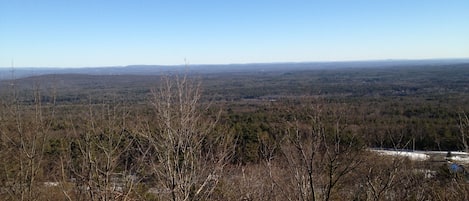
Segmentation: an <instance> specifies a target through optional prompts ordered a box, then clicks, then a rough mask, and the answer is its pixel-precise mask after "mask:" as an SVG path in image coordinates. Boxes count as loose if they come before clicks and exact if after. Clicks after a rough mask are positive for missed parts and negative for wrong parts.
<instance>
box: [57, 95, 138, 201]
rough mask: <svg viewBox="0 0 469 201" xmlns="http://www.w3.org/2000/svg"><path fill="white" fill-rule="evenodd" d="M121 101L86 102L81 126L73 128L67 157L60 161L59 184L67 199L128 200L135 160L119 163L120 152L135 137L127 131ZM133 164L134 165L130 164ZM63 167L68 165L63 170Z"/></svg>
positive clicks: (133, 181)
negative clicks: (116, 103)
mask: <svg viewBox="0 0 469 201" xmlns="http://www.w3.org/2000/svg"><path fill="white" fill-rule="evenodd" d="M122 107H123V106H121V105H114V106H111V105H109V104H102V105H97V106H93V105H91V104H90V105H89V107H88V113H87V114H86V115H84V117H85V118H86V120H85V121H84V122H85V125H86V127H85V128H84V129H80V130H78V129H75V130H74V136H78V138H77V137H75V138H74V140H70V145H69V149H68V150H69V152H68V153H67V155H68V157H64V162H63V164H62V169H63V170H64V171H63V174H64V176H63V178H62V179H63V181H62V182H63V184H65V183H68V182H72V183H74V187H73V188H70V187H68V188H67V187H66V186H62V187H63V193H64V194H65V196H66V197H67V198H68V199H72V198H75V199H77V200H101V201H106V200H129V199H130V198H131V197H130V196H131V194H132V192H133V188H134V185H135V181H136V178H135V176H134V175H133V174H134V173H135V172H134V171H137V170H136V169H135V168H137V167H138V166H137V164H132V165H128V164H123V156H124V154H125V153H126V152H127V151H129V149H130V147H131V146H132V145H133V142H134V140H135V138H134V136H133V135H132V134H131V133H130V132H129V131H128V129H127V127H128V125H127V119H128V118H129V117H128V111H126V110H125V109H123V108H122ZM134 165H135V166H134ZM65 169H69V170H70V171H69V172H70V174H67V173H66V171H65Z"/></svg>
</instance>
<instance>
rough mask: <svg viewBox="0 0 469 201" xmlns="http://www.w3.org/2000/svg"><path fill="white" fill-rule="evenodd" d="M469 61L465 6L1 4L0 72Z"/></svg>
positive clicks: (428, 1)
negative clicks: (47, 68) (16, 69)
mask: <svg viewBox="0 0 469 201" xmlns="http://www.w3.org/2000/svg"><path fill="white" fill-rule="evenodd" d="M426 58H469V0H340V1H339V0H318V1H315V0H309V1H295V0H283V1H275V0H268V1H267V0H266V1H260V0H232V1H224V0H213V1H205V0H193V1H182V0H167V1H158V0H108V1H105V0H29V1H26V0H0V66H3V67H10V66H11V65H12V64H11V63H12V61H14V65H15V66H17V67H35V66H50V67H86V66H114V65H119V66H123V65H132V64H171V65H173V64H176V65H177V64H183V63H184V60H185V59H186V60H187V62H188V63H189V64H226V63H257V62H305V61H344V60H376V59H426Z"/></svg>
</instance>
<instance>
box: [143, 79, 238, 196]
mask: <svg viewBox="0 0 469 201" xmlns="http://www.w3.org/2000/svg"><path fill="white" fill-rule="evenodd" d="M200 98H201V86H200V82H197V81H194V80H192V79H189V78H188V76H187V75H184V76H183V77H179V76H177V75H176V76H174V77H170V76H168V77H163V78H162V81H161V86H160V87H159V88H158V89H156V90H154V91H153V101H152V104H153V106H154V109H155V112H156V117H155V119H154V121H152V122H151V125H149V126H148V129H147V131H146V132H142V136H143V137H144V138H145V139H146V140H147V141H148V144H149V145H150V149H149V150H148V152H147V153H145V154H144V155H145V156H147V159H148V162H149V164H150V166H151V170H152V172H153V174H154V175H155V178H156V179H155V180H156V185H157V186H155V188H156V191H157V192H158V197H160V198H162V199H171V200H174V201H176V200H201V199H202V200H203V199H208V198H210V196H211V195H212V193H213V190H214V189H215V187H216V186H217V184H218V182H219V180H220V178H221V177H222V176H223V169H224V167H225V165H226V164H227V162H228V160H227V159H228V157H229V156H230V154H231V151H232V149H231V148H230V147H231V146H232V144H233V143H232V141H231V140H232V138H231V137H230V134H229V133H227V132H226V130H219V129H217V128H216V123H217V119H218V115H217V114H216V117H214V119H212V118H210V117H208V116H207V115H205V114H206V113H207V108H204V107H202V104H201V102H200Z"/></svg>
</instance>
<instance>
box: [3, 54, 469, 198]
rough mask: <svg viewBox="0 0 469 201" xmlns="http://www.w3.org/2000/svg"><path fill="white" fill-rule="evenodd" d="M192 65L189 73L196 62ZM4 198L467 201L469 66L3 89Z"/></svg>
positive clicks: (88, 80)
mask: <svg viewBox="0 0 469 201" xmlns="http://www.w3.org/2000/svg"><path fill="white" fill-rule="evenodd" d="M189 68H190V67H189ZM0 95H1V96H0V97H1V98H0V168H1V171H0V200H174V201H176V200H177V201H179V200H324V201H329V200H366V201H368V200H375V201H380V200H468V199H469V183H468V181H469V174H468V173H467V172H466V171H465V168H466V165H467V164H465V163H458V164H457V165H458V168H453V167H454V166H452V165H454V164H455V163H452V161H450V160H448V159H444V158H441V159H436V158H431V159H429V160H425V161H415V160H411V159H409V158H407V157H399V156H388V155H382V154H379V153H377V152H373V151H371V150H372V149H383V150H384V149H385V150H410V151H414V150H422V151H444V152H448V155H450V152H467V151H468V149H469V145H468V142H467V138H468V137H469V119H468V113H469V105H468V104H467V103H469V63H464V62H463V63H456V64H434V65H425V64H414V65H396V66H386V67H366V68H365V67H364V68H360V67H353V68H351V67H349V68H331V69H328V68H321V69H296V70H289V68H288V66H285V68H283V69H276V70H272V71H268V70H266V71H249V72H242V71H240V72H210V73H209V72H206V73H194V72H192V71H184V70H181V71H180V72H171V73H167V74H164V75H130V74H128V75H89V74H47V75H38V76H30V77H22V78H17V79H8V80H1V81H0Z"/></svg>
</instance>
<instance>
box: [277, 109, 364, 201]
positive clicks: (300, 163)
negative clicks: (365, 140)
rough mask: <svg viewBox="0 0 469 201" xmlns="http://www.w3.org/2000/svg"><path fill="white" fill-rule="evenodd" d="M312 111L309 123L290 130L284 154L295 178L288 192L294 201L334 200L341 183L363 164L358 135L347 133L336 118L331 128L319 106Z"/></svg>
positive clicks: (295, 125)
mask: <svg viewBox="0 0 469 201" xmlns="http://www.w3.org/2000/svg"><path fill="white" fill-rule="evenodd" d="M312 110H313V111H309V110H305V111H309V112H311V114H310V115H309V120H310V122H309V123H307V124H305V123H303V124H300V123H299V121H295V122H294V123H293V124H292V125H291V126H290V128H291V129H289V130H288V133H287V134H288V135H289V136H290V138H289V143H286V144H285V145H284V146H283V148H282V152H283V153H284V156H285V159H286V160H287V161H288V167H289V169H290V177H291V178H293V180H292V181H291V185H292V186H291V187H290V190H289V191H290V192H292V195H294V198H293V199H294V200H316V199H322V200H326V201H327V200H331V199H334V195H335V191H336V190H337V189H338V188H340V186H341V185H342V180H343V179H344V178H345V177H346V176H347V175H350V173H351V172H352V171H354V170H355V168H357V167H358V166H359V165H360V164H361V163H362V158H361V150H362V148H363V147H362V145H361V144H360V143H359V141H358V140H357V138H356V136H355V134H353V133H347V132H345V130H344V129H343V128H344V127H345V126H342V125H341V121H340V118H338V117H333V118H335V120H334V122H335V123H334V125H330V124H327V122H326V120H324V119H323V115H324V114H322V108H321V107H320V106H319V105H316V106H315V107H313V108H312ZM332 116H333V115H332ZM339 117H340V115H339ZM283 188H285V187H283ZM286 188H288V187H286ZM291 197H292V196H291ZM293 199H292V200H293Z"/></svg>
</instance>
